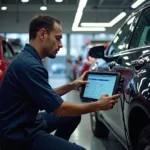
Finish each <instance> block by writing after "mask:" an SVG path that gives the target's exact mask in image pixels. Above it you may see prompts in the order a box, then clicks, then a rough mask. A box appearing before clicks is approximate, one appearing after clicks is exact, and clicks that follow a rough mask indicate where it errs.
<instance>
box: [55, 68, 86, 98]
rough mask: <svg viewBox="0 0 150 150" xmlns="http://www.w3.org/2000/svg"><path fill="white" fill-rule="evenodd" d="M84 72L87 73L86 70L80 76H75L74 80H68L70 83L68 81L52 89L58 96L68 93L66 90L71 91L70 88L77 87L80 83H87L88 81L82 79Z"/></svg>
mask: <svg viewBox="0 0 150 150" xmlns="http://www.w3.org/2000/svg"><path fill="white" fill-rule="evenodd" d="M86 73H87V71H86V72H84V73H83V75H82V76H80V77H79V78H77V79H76V80H74V81H72V82H70V83H68V84H65V85H63V86H61V87H58V88H54V89H53V90H54V91H55V92H56V93H57V94H58V95H59V96H62V95H64V94H66V93H68V92H70V91H72V90H75V89H77V87H78V86H79V85H81V84H87V83H88V81H84V80H83V78H84V76H85V74H86Z"/></svg>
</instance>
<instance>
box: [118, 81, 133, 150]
mask: <svg viewBox="0 0 150 150" xmlns="http://www.w3.org/2000/svg"><path fill="white" fill-rule="evenodd" d="M120 81H121V86H120V87H121V88H120V90H121V91H122V94H123V100H125V102H126V103H128V104H129V101H127V100H126V97H125V92H124V88H123V82H124V79H121V80H120ZM120 100H121V103H120V104H121V109H122V118H123V125H124V131H125V137H126V141H127V148H128V150H132V148H131V145H130V143H129V141H128V137H129V135H128V131H127V128H126V124H125V116H124V105H125V103H124V102H123V100H122V98H121V96H120Z"/></svg>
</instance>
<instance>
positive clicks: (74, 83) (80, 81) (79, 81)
mask: <svg viewBox="0 0 150 150" xmlns="http://www.w3.org/2000/svg"><path fill="white" fill-rule="evenodd" d="M87 72H88V71H85V72H84V73H83V74H82V75H81V76H80V77H79V78H77V79H76V80H74V81H72V82H71V84H72V86H73V90H77V89H78V88H79V86H80V85H81V84H87V83H89V82H88V81H87V80H83V79H84V76H85V75H86V73H87Z"/></svg>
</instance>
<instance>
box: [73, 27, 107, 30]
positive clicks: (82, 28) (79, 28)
mask: <svg viewBox="0 0 150 150" xmlns="http://www.w3.org/2000/svg"><path fill="white" fill-rule="evenodd" d="M72 31H106V28H84V27H77V28H72Z"/></svg>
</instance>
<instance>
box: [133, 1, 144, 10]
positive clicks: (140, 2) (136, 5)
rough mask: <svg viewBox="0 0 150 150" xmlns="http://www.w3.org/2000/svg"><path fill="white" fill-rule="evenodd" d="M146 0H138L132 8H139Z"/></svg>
mask: <svg viewBox="0 0 150 150" xmlns="http://www.w3.org/2000/svg"><path fill="white" fill-rule="evenodd" d="M143 2H145V0H137V1H136V2H135V3H133V4H132V5H131V7H132V8H137V7H138V6H139V5H141V4H142V3H143Z"/></svg>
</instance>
